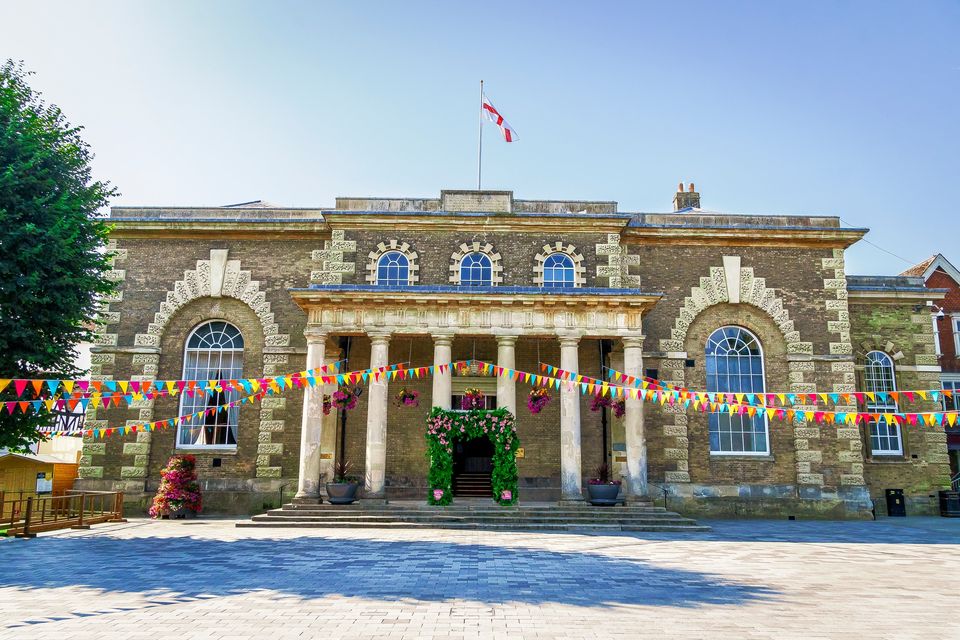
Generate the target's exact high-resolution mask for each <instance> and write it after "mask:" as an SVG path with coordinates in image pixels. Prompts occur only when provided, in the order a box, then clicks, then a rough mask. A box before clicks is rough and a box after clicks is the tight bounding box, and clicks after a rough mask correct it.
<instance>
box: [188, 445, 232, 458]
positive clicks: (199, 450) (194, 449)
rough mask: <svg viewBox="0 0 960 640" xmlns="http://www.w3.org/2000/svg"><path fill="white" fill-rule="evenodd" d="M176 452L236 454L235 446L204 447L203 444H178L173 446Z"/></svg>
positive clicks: (215, 454) (218, 454)
mask: <svg viewBox="0 0 960 640" xmlns="http://www.w3.org/2000/svg"><path fill="white" fill-rule="evenodd" d="M174 452H176V453H181V452H182V453H189V454H191V455H211V456H235V455H237V447H236V446H228V447H222V448H221V447H215V446H214V447H205V446H203V445H197V446H190V445H180V446H177V447H176V448H174Z"/></svg>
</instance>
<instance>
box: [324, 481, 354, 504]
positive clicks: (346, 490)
mask: <svg viewBox="0 0 960 640" xmlns="http://www.w3.org/2000/svg"><path fill="white" fill-rule="evenodd" d="M359 488H360V485H359V484H358V483H356V482H328V483H327V502H329V503H330V504H353V503H354V502H356V501H357V489H359Z"/></svg>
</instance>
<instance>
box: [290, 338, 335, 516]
mask: <svg viewBox="0 0 960 640" xmlns="http://www.w3.org/2000/svg"><path fill="white" fill-rule="evenodd" d="M303 333H304V335H305V336H306V337H307V367H306V368H307V369H308V370H310V369H316V368H318V367H322V366H323V363H324V355H325V351H326V348H327V334H326V333H324V332H323V331H321V330H319V329H317V328H314V327H307V329H306V331H304V332H303ZM322 437H323V385H321V384H317V385H315V386H312V387H310V386H308V387H306V388H305V389H304V390H303V417H302V419H301V421H300V475H299V476H298V478H297V495H296V498H295V499H296V500H302V501H308V502H309V501H318V502H319V501H320V500H321V498H320V441H321V439H322Z"/></svg>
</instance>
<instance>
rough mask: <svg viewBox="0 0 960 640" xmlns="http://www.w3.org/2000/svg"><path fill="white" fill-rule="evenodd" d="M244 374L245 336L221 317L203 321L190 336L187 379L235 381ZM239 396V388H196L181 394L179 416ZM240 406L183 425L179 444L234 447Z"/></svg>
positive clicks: (184, 361)
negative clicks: (205, 390)
mask: <svg viewBox="0 0 960 640" xmlns="http://www.w3.org/2000/svg"><path fill="white" fill-rule="evenodd" d="M242 377H243V336H242V335H240V330H239V329H237V328H236V327H235V326H233V325H232V324H229V323H227V322H223V321H222V320H214V321H212V322H206V323H204V324H201V325H200V326H198V327H197V328H196V329H194V330H193V332H192V333H191V334H190V337H188V338H187V345H186V349H185V352H184V358H183V379H184V380H236V379H238V378H242ZM239 398H240V393H239V392H238V391H234V390H229V389H223V390H221V391H215V390H214V391H207V392H203V391H196V392H194V393H193V395H192V396H191V395H190V394H189V393H186V392H184V393H183V394H182V395H181V396H180V415H182V416H184V415H190V414H192V413H196V412H198V411H206V410H207V409H211V408H215V407H220V406H222V405H224V404H227V403H230V402H233V401H235V400H238V399H239ZM239 416H240V407H231V408H230V409H227V410H226V411H220V410H219V409H218V410H217V411H213V412H211V413H209V414H204V415H203V416H201V417H200V418H194V419H193V420H192V421H190V422H185V423H183V424H181V425H180V430H179V433H178V434H177V446H178V447H181V448H183V447H208V448H224V449H226V448H234V447H236V446H237V423H238V418H239Z"/></svg>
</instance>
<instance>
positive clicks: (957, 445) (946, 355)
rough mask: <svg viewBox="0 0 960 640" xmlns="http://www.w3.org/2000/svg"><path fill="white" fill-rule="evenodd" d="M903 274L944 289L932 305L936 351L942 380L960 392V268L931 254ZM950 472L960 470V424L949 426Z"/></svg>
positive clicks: (955, 404)
mask: <svg viewBox="0 0 960 640" xmlns="http://www.w3.org/2000/svg"><path fill="white" fill-rule="evenodd" d="M902 275H905V276H913V277H919V278H922V279H923V282H924V284H925V285H926V286H927V287H928V288H930V289H942V290H944V291H945V295H944V297H943V299H942V300H939V301H936V302H932V303H931V305H930V306H929V307H928V309H927V310H928V311H929V312H930V316H931V318H932V321H933V332H934V351H935V353H936V354H937V358H938V361H939V364H940V370H941V374H940V381H941V383H942V385H943V388H944V389H949V390H951V391H960V271H958V270H957V268H956V267H955V266H953V264H951V263H950V261H949V260H947V259H946V258H945V257H944V256H943V254H941V253H938V254H937V255H935V256H930V257H929V258H927V259H926V260H924V261H923V262H921V263H920V264H918V265H915V266H913V267H911V268H909V269H907V270H906V271H904V272H903V274H902ZM944 408H945V409H948V410H953V411H956V410H958V409H960V398H953V399H946V398H945V399H944ZM947 446H948V447H949V451H950V471H951V474H952V475H953V477H954V478H957V474H958V473H960V427H954V428H952V429H947Z"/></svg>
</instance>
